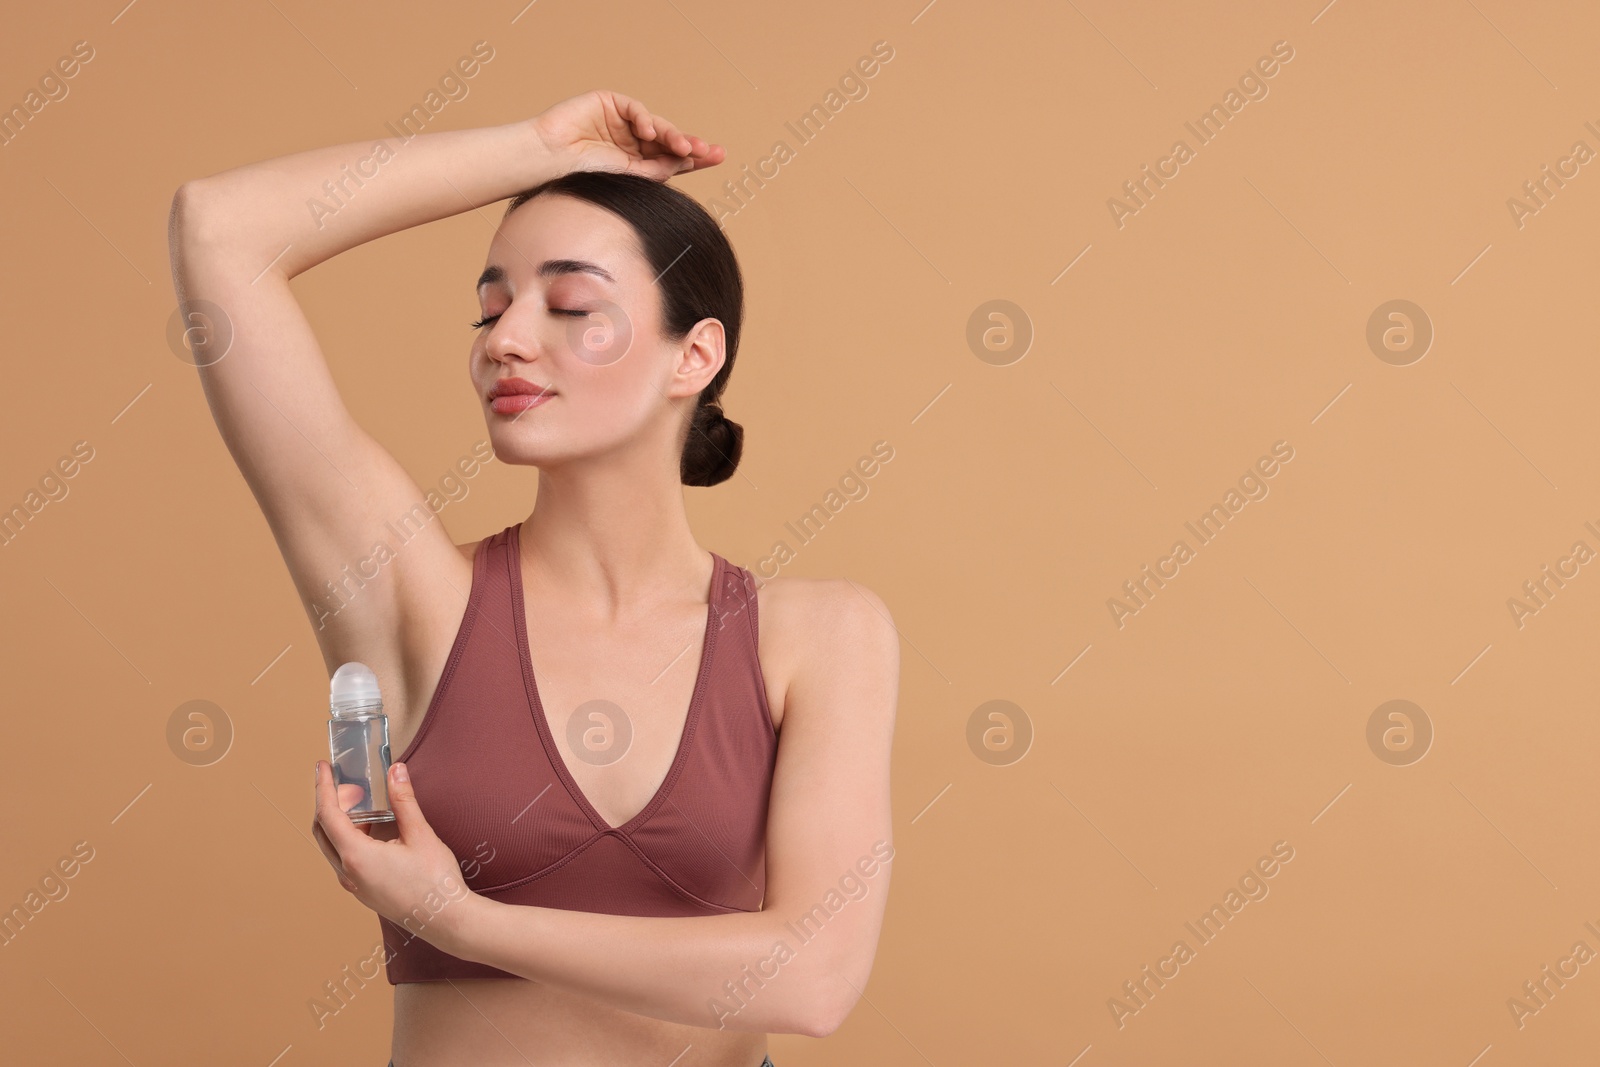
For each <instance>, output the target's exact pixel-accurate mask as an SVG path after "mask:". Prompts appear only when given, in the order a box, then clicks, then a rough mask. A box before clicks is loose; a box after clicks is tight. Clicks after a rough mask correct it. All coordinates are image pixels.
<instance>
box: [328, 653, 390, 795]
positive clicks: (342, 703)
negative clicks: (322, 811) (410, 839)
mask: <svg viewBox="0 0 1600 1067" xmlns="http://www.w3.org/2000/svg"><path fill="white" fill-rule="evenodd" d="M328 705H329V709H330V710H331V712H332V714H333V717H332V718H330V719H329V720H328V747H329V752H330V753H331V757H332V759H331V762H332V764H333V784H334V788H335V790H337V791H338V793H339V797H340V803H341V804H342V803H344V802H345V800H344V798H345V797H347V796H348V795H349V794H350V793H351V792H352V791H351V790H348V789H342V788H340V787H341V786H358V787H360V790H361V797H360V799H358V800H357V801H356V802H355V803H354V804H352V805H351V806H350V807H348V808H345V814H346V815H348V816H350V821H351V822H353V823H358V824H359V823H373V822H393V821H394V812H393V811H391V810H390V809H389V717H388V716H387V715H385V714H384V713H383V697H382V696H380V695H379V693H378V676H377V675H375V674H373V673H372V669H371V668H369V667H368V666H367V665H366V664H364V663H346V664H345V665H344V666H342V667H340V668H339V669H338V670H336V671H334V672H333V682H332V684H331V686H330V693H329V697H328Z"/></svg>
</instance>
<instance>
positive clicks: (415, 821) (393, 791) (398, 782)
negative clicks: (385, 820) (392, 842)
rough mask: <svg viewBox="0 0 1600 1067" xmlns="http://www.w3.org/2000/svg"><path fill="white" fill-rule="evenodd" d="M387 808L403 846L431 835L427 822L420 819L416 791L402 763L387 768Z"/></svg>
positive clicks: (430, 828) (420, 809) (431, 831)
mask: <svg viewBox="0 0 1600 1067" xmlns="http://www.w3.org/2000/svg"><path fill="white" fill-rule="evenodd" d="M389 807H390V809H391V810H392V811H393V812H394V821H395V825H396V829H398V830H399V831H400V840H401V841H402V842H404V843H405V844H408V845H410V844H415V843H416V842H417V841H420V840H423V839H425V838H427V837H428V836H430V835H431V834H432V833H433V828H432V827H430V826H429V825H428V820H427V819H425V818H423V817H422V807H421V805H419V804H418V803H417V794H416V790H414V789H412V788H411V776H410V774H409V773H408V772H407V770H406V765H405V764H404V763H396V764H394V765H393V766H391V767H390V768H389Z"/></svg>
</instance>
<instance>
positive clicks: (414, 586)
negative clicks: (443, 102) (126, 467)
mask: <svg viewBox="0 0 1600 1067" xmlns="http://www.w3.org/2000/svg"><path fill="white" fill-rule="evenodd" d="M716 151H717V152H718V153H720V151H721V150H720V148H718V149H717V150H716ZM718 159H720V154H719V155H717V156H715V157H709V154H708V146H707V145H706V144H705V142H703V141H698V142H691V141H690V140H689V139H688V138H685V137H684V135H682V134H681V133H679V132H678V131H677V130H676V129H675V128H674V127H673V126H672V125H671V124H670V123H667V122H666V121H665V120H664V119H661V118H660V117H659V116H653V115H651V114H650V113H649V111H648V110H647V109H645V108H644V107H643V105H641V104H639V103H638V102H637V101H635V100H632V99H630V98H628V97H626V96H622V95H621V94H617V93H610V92H603V91H596V92H590V93H585V94H583V95H581V96H578V97H574V98H572V99H570V100H567V101H563V102H562V103H560V104H557V105H555V106H554V107H552V108H550V109H549V110H547V111H546V112H544V113H542V114H541V115H538V116H536V117H534V118H532V119H528V120H525V121H521V122H515V123H511V124H508V125H504V126H492V127H486V128H482V129H470V130H460V131H451V132H443V133H423V134H418V135H415V136H413V137H412V138H411V139H410V140H406V141H400V140H398V139H392V138H391V139H378V140H372V141H359V142H352V143H350V144H343V145H337V146H334V147H331V148H320V149H316V150H313V151H308V152H301V153H298V154H296V155H290V156H285V157H282V158H279V159H273V160H268V161H266V162H262V163H255V164H251V165H248V166H243V167H238V168H236V169H234V170H229V171H225V172H223V173H220V174H216V175H213V176H211V177H207V178H201V179H198V180H195V181H190V182H188V183H186V184H184V185H183V186H182V187H181V188H180V189H178V191H177V195H176V196H174V198H173V203H172V216H171V224H170V246H171V257H172V275H173V287H174V289H175V290H176V293H177V296H178V301H179V307H180V309H182V310H183V312H184V313H185V315H186V323H187V324H188V325H189V326H190V327H191V328H192V329H193V331H194V336H195V337H196V338H197V339H201V340H203V342H204V343H202V344H200V345H199V346H198V348H197V350H196V356H197V359H196V362H197V364H198V365H199V374H200V381H201V385H202V387H203V389H204V391H205V396H206V401H207V403H208V404H209V405H210V407H211V412H212V415H213V417H214V418H215V420H216V423H217V428H218V430H219V431H220V432H221V434H222V438H223V440H224V442H225V443H226V444H227V446H228V450H229V451H230V452H231V453H232V455H233V458H234V461H235V462H236V463H237V464H238V466H239V469H240V471H241V472H242V473H243V475H244V478H245V481H246V482H247V483H248V484H249V486H250V490H251V492H252V493H254V494H255V498H256V500H257V502H258V503H259V504H260V506H261V510H262V512H263V514H264V515H265V517H266V519H267V523H268V525H269V526H270V527H271V529H272V533H273V536H274V537H275V538H276V539H277V543H278V547H279V550H280V551H281V552H282V554H283V557H284V560H285V562H286V563H287V564H288V566H289V570H290V572H291V575H292V576H293V579H294V582H295V585H296V588H297V589H298V591H299V593H300V595H301V598H302V600H303V602H304V603H305V605H306V610H307V613H308V615H310V616H311V620H312V624H313V628H314V629H315V630H316V632H317V636H318V640H319V643H320V644H321V646H322V652H323V656H324V659H325V660H326V661H327V664H328V667H329V670H330V671H331V670H332V669H333V668H334V667H336V666H337V665H338V664H340V663H342V662H346V661H348V660H351V659H362V660H364V661H368V662H371V661H373V660H376V661H379V662H382V663H385V664H392V663H395V662H397V660H398V658H399V657H398V649H397V648H395V643H396V641H397V640H398V639H399V635H398V631H399V629H400V627H399V626H398V625H397V622H398V619H399V617H400V616H401V614H402V613H403V612H404V611H405V610H406V607H407V603H408V601H409V600H410V599H412V598H416V597H419V596H420V595H421V594H419V593H418V588H419V587H420V586H421V585H423V584H424V583H421V582H420V581H419V580H418V576H420V575H437V574H440V573H448V572H447V571H446V569H445V568H446V567H447V566H448V565H450V564H454V565H456V566H457V567H459V566H460V564H461V558H460V556H459V554H458V553H457V550H456V548H455V546H454V544H453V543H452V542H451V540H450V538H449V537H448V535H447V534H446V532H445V530H444V528H443V525H442V524H441V523H436V522H432V521H430V520H431V519H432V518H433V517H434V515H433V512H432V511H431V510H430V509H429V508H428V506H427V504H426V503H425V501H424V495H423V493H422V491H421V490H420V489H419V488H418V486H417V484H416V483H415V481H413V479H412V478H411V477H410V476H409V475H408V474H407V473H406V471H405V470H404V469H403V468H402V467H401V466H400V465H399V463H397V462H396V461H395V460H394V458H393V457H392V456H390V454H389V453H388V452H387V451H386V450H385V449H384V448H383V447H382V446H380V445H379V444H378V443H377V442H376V441H375V440H373V439H372V438H371V437H370V436H368V435H367V434H366V433H365V432H364V431H363V430H362V429H361V428H360V427H359V426H358V425H356V423H355V421H354V420H353V419H352V418H351V416H350V413H349V411H348V410H347V409H346V407H345V405H344V403H343V401H342V400H341V398H340V396H339V394H338V391H337V389H336V388H335V385H334V381H333V378H332V376H331V375H330V373H329V371H328V367H327V364H326V362H325V361H324V358H323V354H322V350H321V348H320V347H319V346H318V344H317V339H316V337H315V336H314V335H313V334H312V332H311V329H310V326H309V324H308V323H307V321H306V317H305V315H304V313H303V312H302V311H301V309H300V306H299V304H298V303H297V302H296V300H295V297H294V293H293V292H292V290H291V289H290V286H289V279H290V278H293V277H294V276H295V275H297V274H300V273H301V272H303V271H305V270H308V269H310V268H311V267H313V266H315V265H316V264H318V263H321V262H322V261H323V260H325V259H328V258H330V257H332V256H334V255H337V254H338V253H339V252H342V251H344V250H345V249H348V248H352V247H354V246H356V245H358V244H362V243H364V242H366V241H370V240H373V239H374V238H377V237H382V236H384V235H386V234H390V233H395V232H397V231H399V230H403V229H407V228H409V227H412V226H417V225H420V224H422V223H425V222H431V221H433V220H435V219H441V218H445V217H447V216H450V215H455V214H459V213H461V212H463V211H468V210H471V209H473V208H477V207H482V206H484V205H486V204H491V203H494V202H495V201H498V200H503V199H505V198H507V197H510V196H514V195H515V194H517V193H518V192H521V191H522V190H524V189H526V188H528V187H530V186H533V185H536V184H538V183H539V182H540V181H543V180H545V179H546V178H551V177H556V176H558V175H560V174H562V173H565V172H567V171H569V170H585V169H604V170H631V171H634V172H636V173H642V174H646V175H647V176H650V177H653V178H657V179H659V180H665V179H666V178H667V177H669V176H670V175H671V174H674V173H679V172H681V171H685V170H692V169H694V168H695V167H696V166H705V165H710V164H711V163H713V162H715V161H717V160H718ZM330 189H332V190H334V191H336V192H337V193H338V194H339V195H338V197H337V200H338V201H342V206H341V207H340V208H339V210H338V211H337V212H336V213H329V212H327V211H326V210H324V211H321V212H319V211H316V210H314V209H313V208H311V207H309V206H308V204H310V203H311V202H312V201H314V200H318V199H320V200H322V201H323V202H324V203H327V202H329V190H330ZM406 358H407V353H403V352H402V353H397V354H393V355H392V356H391V357H389V358H386V359H385V361H384V370H385V371H390V372H395V373H402V372H403V365H404V363H405V360H406ZM418 399H419V403H422V402H425V399H426V398H421V397H419V398H418ZM389 523H393V524H395V528H398V529H404V530H407V533H408V536H407V539H406V541H405V542H404V544H405V548H404V551H403V552H399V553H396V554H395V555H394V557H393V562H387V561H386V562H385V564H384V566H382V567H381V568H380V569H379V574H378V577H377V578H375V579H372V580H370V581H367V582H366V584H365V585H363V586H362V587H361V592H360V596H359V597H355V598H354V600H353V601H352V602H351V604H350V607H349V610H338V611H336V612H334V611H330V610H329V604H330V590H329V587H328V586H327V584H326V583H329V582H334V583H338V582H340V581H341V580H347V575H346V573H345V569H346V567H352V568H354V567H357V566H360V565H362V564H363V562H364V561H367V560H369V559H370V557H372V556H373V554H374V552H373V550H374V546H375V545H377V544H379V543H383V544H388V543H389V542H390V541H392V540H394V539H395V538H394V536H393V535H392V534H386V533H385V530H386V529H387V527H386V524H389ZM390 547H391V548H392V547H395V546H392V545H391V546H390ZM363 577H364V576H363ZM347 588H348V587H347ZM430 591H433V590H432V589H431V588H430ZM333 603H334V605H335V606H338V605H339V601H338V600H334V601H333ZM396 680H399V679H396ZM386 684H387V683H386ZM397 695H400V694H397ZM402 700H403V697H402ZM401 706H402V707H404V706H405V705H404V703H403V702H402V703H401Z"/></svg>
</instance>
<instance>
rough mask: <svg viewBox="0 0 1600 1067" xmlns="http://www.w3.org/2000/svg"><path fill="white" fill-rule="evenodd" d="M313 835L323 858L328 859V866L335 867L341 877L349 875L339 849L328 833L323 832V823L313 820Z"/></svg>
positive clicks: (334, 869)
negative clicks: (334, 845)
mask: <svg viewBox="0 0 1600 1067" xmlns="http://www.w3.org/2000/svg"><path fill="white" fill-rule="evenodd" d="M311 836H312V838H313V839H315V841H316V843H317V849H318V850H319V851H320V852H321V853H322V858H323V859H325V860H327V861H328V866H330V867H332V868H333V872H334V873H335V874H337V875H338V876H339V877H340V878H347V877H349V876H348V875H346V874H345V871H344V862H343V861H342V860H340V859H339V850H338V849H336V848H334V847H333V842H332V841H329V840H328V835H327V834H325V833H323V832H322V824H321V823H319V822H313V823H312V824H311Z"/></svg>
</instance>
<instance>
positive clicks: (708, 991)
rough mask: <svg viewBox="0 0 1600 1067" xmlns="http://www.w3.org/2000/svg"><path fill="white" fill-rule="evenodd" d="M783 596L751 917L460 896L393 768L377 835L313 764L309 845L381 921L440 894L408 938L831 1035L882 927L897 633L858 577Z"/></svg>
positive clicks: (628, 1004) (578, 984)
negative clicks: (777, 713) (786, 675)
mask: <svg viewBox="0 0 1600 1067" xmlns="http://www.w3.org/2000/svg"><path fill="white" fill-rule="evenodd" d="M786 593H787V596H786V598H785V599H786V600H787V603H784V604H781V605H780V604H774V605H773V607H774V608H777V609H779V610H778V611H773V612H770V613H769V615H764V616H763V622H764V623H768V624H769V625H770V623H772V622H777V621H778V620H779V618H781V619H782V620H783V623H784V626H783V630H784V633H785V643H786V645H788V644H789V643H790V642H792V646H791V647H792V652H791V651H790V650H789V648H788V647H786V649H785V655H786V656H787V655H792V657H793V659H792V662H793V663H794V668H793V670H792V671H791V672H790V676H791V677H790V682H789V686H788V689H787V692H786V694H785V697H784V702H783V706H784V715H783V729H782V733H781V739H780V742H779V746H778V757H777V765H776V767H775V769H774V774H773V782H772V792H771V801H770V805H769V808H768V817H767V855H766V867H767V890H766V899H765V901H764V903H763V905H762V910H761V911H758V912H737V913H729V914H725V915H711V916H691V917H684V918H671V917H654V916H628V915H606V914H597V913H591V912H579V911H563V910H559V909H553V908H540V907H530V906H526V905H509V904H502V903H500V902H498V901H493V900H490V899H489V898H487V897H483V896H480V895H478V894H475V893H471V892H470V891H467V890H466V889H465V886H464V884H463V883H462V881H461V872H460V869H459V867H458V866H457V863H456V860H455V857H454V855H453V854H452V853H451V852H450V850H449V848H448V847H447V846H446V845H445V844H444V843H443V842H442V841H440V840H439V839H438V837H437V836H435V835H434V834H433V831H432V830H431V828H429V827H428V825H427V823H426V821H425V820H424V819H423V818H422V814H421V812H420V810H419V809H418V808H417V805H416V800H415V797H414V795H413V793H412V790H411V786H410V783H409V782H406V781H404V780H400V779H398V778H397V777H396V775H395V773H394V770H398V769H400V768H399V765H397V767H396V768H395V769H392V770H391V785H390V800H391V804H392V806H393V807H394V808H395V811H396V815H397V819H398V822H399V833H400V836H399V838H398V839H396V840H393V841H377V840H373V839H371V838H369V837H368V836H367V834H366V833H364V832H363V831H362V830H361V829H358V828H356V827H355V826H354V825H353V824H352V823H350V822H349V819H348V818H347V817H345V816H344V814H343V811H342V810H341V809H340V807H339V804H338V800H337V797H336V796H335V794H334V790H333V785H332V782H331V780H329V776H328V775H327V773H326V772H325V771H324V770H323V769H322V765H321V761H319V765H318V776H317V795H318V803H317V812H318V815H317V837H318V843H319V845H321V846H322V848H323V852H324V854H325V855H327V856H328V860H329V862H330V863H331V864H333V866H334V869H335V870H336V871H338V872H339V874H340V880H341V882H342V883H343V884H344V885H345V888H347V889H350V890H351V891H352V892H353V893H355V895H356V896H357V898H358V899H360V900H361V902H362V903H363V904H366V905H367V906H368V907H370V908H372V909H373V910H375V911H377V912H379V913H380V914H382V915H384V916H385V917H386V918H389V919H392V920H394V921H396V922H403V921H405V920H406V919H407V917H409V916H412V915H414V914H417V913H418V910H417V909H418V907H419V905H422V902H423V900H424V897H428V898H429V899H430V900H433V901H437V902H438V903H436V904H429V905H426V906H425V907H424V910H423V911H422V912H420V913H421V914H424V915H427V916H429V920H428V921H426V922H424V923H421V924H418V925H417V927H416V929H417V933H418V936H420V937H422V938H423V939H425V940H427V941H429V942H431V943H432V944H434V945H435V946H437V947H438V948H440V949H442V950H443V951H445V952H448V953H450V954H451V955H453V956H458V957H460V958H462V959H466V960H472V961H474V962H479V963H486V964H489V965H490V966H493V967H498V968H500V969H501V970H504V971H508V972H510V973H512V974H516V975H520V976H522V977H524V978H528V979H531V980H533V981H536V982H543V983H546V984H548V985H551V986H554V987H557V988H561V989H564V990H568V991H571V992H574V993H579V994H582V995H586V996H589V997H592V998H595V999H598V1000H601V1001H604V1002H606V1003H608V1004H611V1005H613V1006H615V1007H619V1008H622V1009H623V1010H626V1011H631V1012H634V1013H635V1014H639V1015H647V1016H651V1017H653V1018H658V1019H665V1020H668V1021H670V1022H679V1023H686V1024H689V1025H691V1026H703V1027H710V1028H726V1029H734V1030H749V1031H758V1032H763V1033H797V1034H806V1035H809V1036H813V1037H823V1036H826V1035H827V1034H830V1033H832V1032H833V1031H834V1030H836V1029H837V1028H838V1027H839V1026H840V1025H841V1024H842V1023H843V1021H844V1019H845V1018H846V1017H847V1016H848V1015H849V1013H850V1011H851V1009H852V1008H853V1007H854V1006H855V1003H856V1000H857V999H858V998H859V996H860V995H861V991H862V989H863V988H864V987H865V985H866V983H867V975H868V974H869V972H870V971H871V969H872V961H873V957H874V955H875V954H876V951H877V943H878V934H879V930H880V929H881V927H882V923H883V914H884V905H885V901H886V897H887V894H888V888H889V861H890V860H892V858H893V856H894V848H893V842H892V827H891V812H890V803H889V759H890V749H891V745H892V740H893V733H894V719H895V706H896V702H897V698H898V689H899V673H900V669H899V668H900V644H899V635H898V632H897V631H896V629H895V627H894V623H893V620H892V619H891V617H890V615H889V611H888V609H887V607H885V606H884V604H883V601H882V600H881V599H879V598H878V597H877V596H876V595H875V594H874V593H872V592H871V591H870V590H867V589H865V588H863V587H861V586H858V585H856V584H855V583H853V582H850V581H848V580H845V579H840V580H830V581H813V582H804V583H796V585H795V586H793V587H791V589H790V590H786ZM774 599H777V598H774ZM763 607H765V605H763ZM769 616H770V617H769ZM767 629H768V625H764V626H763V630H764V631H766V630H767Z"/></svg>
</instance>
